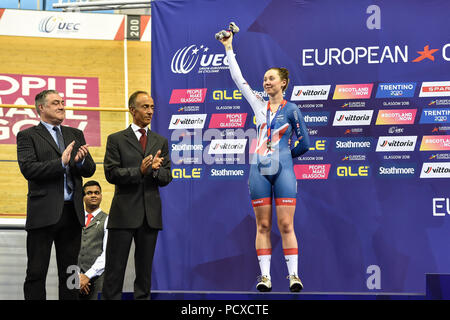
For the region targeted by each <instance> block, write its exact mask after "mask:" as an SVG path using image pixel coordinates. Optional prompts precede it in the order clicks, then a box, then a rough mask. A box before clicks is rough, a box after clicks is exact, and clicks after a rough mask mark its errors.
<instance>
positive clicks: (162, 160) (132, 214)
mask: <svg viewBox="0 0 450 320" xmlns="http://www.w3.org/2000/svg"><path fill="white" fill-rule="evenodd" d="M128 107H129V111H130V113H131V115H132V117H133V123H132V124H131V125H130V126H129V127H128V128H127V129H125V130H123V131H119V132H117V133H114V134H111V135H110V136H109V137H108V141H107V143H106V153H105V160H104V169H105V176H106V180H108V182H109V183H112V184H114V185H115V193H114V198H113V200H112V203H111V209H110V212H109V221H108V244H107V247H106V265H105V279H104V284H103V291H102V297H103V299H106V300H109V299H115V300H118V299H121V296H122V289H123V281H124V276H125V269H126V265H127V260H128V255H129V251H130V246H131V241H132V240H133V239H134V243H135V255H134V259H135V272H136V279H135V281H134V298H135V299H137V300H138V299H150V287H151V272H152V262H153V254H154V251H155V247H156V239H157V236H158V231H159V230H161V229H162V216H161V198H160V196H159V187H162V186H166V185H167V184H169V182H170V181H172V174H171V170H170V158H169V148H168V142H167V139H166V138H164V137H162V136H160V135H159V134H157V133H155V132H154V131H152V130H149V129H148V128H147V126H148V125H149V124H150V122H151V120H152V117H153V112H154V103H153V99H152V98H151V96H150V95H149V94H148V93H147V92H144V91H137V92H135V93H133V94H132V95H131V96H130V99H129V102H128Z"/></svg>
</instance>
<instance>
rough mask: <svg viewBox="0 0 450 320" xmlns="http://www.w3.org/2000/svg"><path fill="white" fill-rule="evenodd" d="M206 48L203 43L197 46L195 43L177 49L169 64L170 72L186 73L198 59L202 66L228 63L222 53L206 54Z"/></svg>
mask: <svg viewBox="0 0 450 320" xmlns="http://www.w3.org/2000/svg"><path fill="white" fill-rule="evenodd" d="M208 50H209V48H208V47H206V46H204V45H201V46H199V47H198V46H197V45H195V44H193V45H190V46H188V47H184V48H181V49H178V50H177V52H175V54H174V55H173V58H172V62H171V64H170V68H171V70H172V72H173V73H183V74H187V73H189V72H191V71H192V69H194V67H195V66H196V65H197V62H198V60H199V59H200V65H201V66H202V67H208V66H213V67H220V66H222V65H224V64H225V65H228V62H227V59H226V57H225V55H224V54H206V52H208ZM200 54H201V58H200Z"/></svg>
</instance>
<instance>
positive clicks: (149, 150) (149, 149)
mask: <svg viewBox="0 0 450 320" xmlns="http://www.w3.org/2000/svg"><path fill="white" fill-rule="evenodd" d="M156 147H157V145H156V139H155V135H154V133H153V132H152V131H151V130H148V131H147V146H146V148H145V156H148V155H149V154H156V152H157V151H158V150H156Z"/></svg>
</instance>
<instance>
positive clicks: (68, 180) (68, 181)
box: [53, 126, 73, 193]
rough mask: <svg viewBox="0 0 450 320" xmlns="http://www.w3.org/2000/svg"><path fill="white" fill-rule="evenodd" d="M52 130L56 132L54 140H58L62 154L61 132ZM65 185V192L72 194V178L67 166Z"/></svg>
mask: <svg viewBox="0 0 450 320" xmlns="http://www.w3.org/2000/svg"><path fill="white" fill-rule="evenodd" d="M53 130H55V132H56V138H57V140H58V147H59V150H60V151H61V153H63V152H64V150H65V145H64V139H63V136H62V134H61V130H59V128H58V127H56V126H55V127H53ZM66 184H67V190H68V191H69V193H71V192H72V190H73V181H72V176H71V175H70V171H69V166H68V165H67V167H66Z"/></svg>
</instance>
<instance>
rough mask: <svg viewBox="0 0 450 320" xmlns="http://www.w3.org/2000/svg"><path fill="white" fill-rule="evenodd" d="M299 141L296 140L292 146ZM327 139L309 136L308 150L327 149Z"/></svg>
mask: <svg viewBox="0 0 450 320" xmlns="http://www.w3.org/2000/svg"><path fill="white" fill-rule="evenodd" d="M299 143H300V141H296V142H295V144H294V147H296V146H297V144H299ZM328 145H329V143H328V140H327V139H324V138H311V141H310V147H309V151H310V152H311V151H327V150H328Z"/></svg>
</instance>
